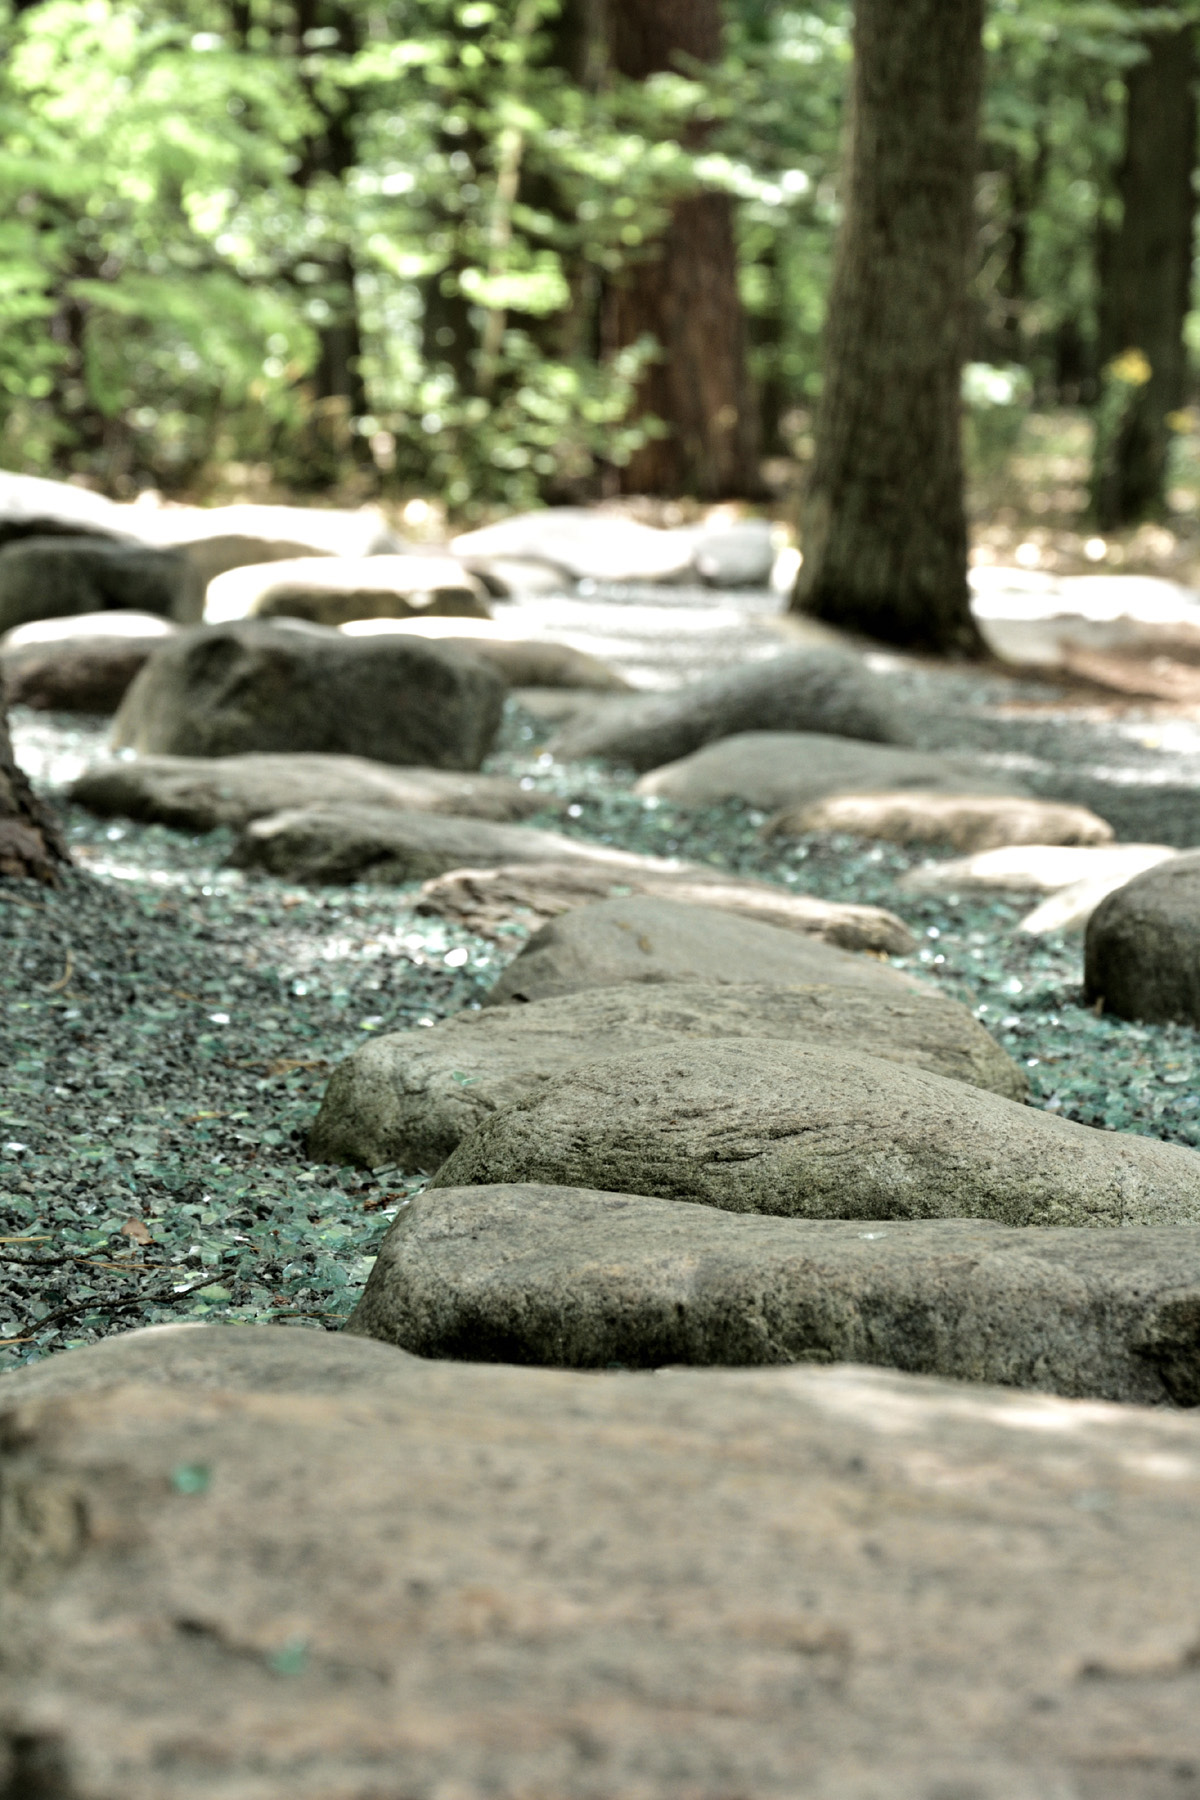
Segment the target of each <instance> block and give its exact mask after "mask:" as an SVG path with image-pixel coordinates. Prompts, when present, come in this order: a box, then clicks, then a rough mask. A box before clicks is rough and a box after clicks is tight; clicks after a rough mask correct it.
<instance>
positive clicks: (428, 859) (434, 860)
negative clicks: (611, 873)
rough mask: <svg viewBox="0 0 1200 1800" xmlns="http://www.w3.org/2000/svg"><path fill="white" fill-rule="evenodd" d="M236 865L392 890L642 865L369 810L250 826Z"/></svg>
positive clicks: (501, 830) (391, 810)
mask: <svg viewBox="0 0 1200 1800" xmlns="http://www.w3.org/2000/svg"><path fill="white" fill-rule="evenodd" d="M233 860H234V862H235V863H237V864H239V865H240V866H241V867H243V868H248V869H268V870H269V871H270V872H271V873H272V874H273V875H286V876H289V877H290V878H291V879H293V880H295V881H330V882H338V881H374V882H381V883H384V884H392V883H403V882H406V881H428V880H430V879H431V877H433V876H435V875H443V874H445V873H446V871H447V870H449V869H461V868H468V867H480V866H484V867H486V866H487V865H488V864H489V863H493V864H497V865H499V864H501V863H516V862H531V863H543V862H566V861H572V860H577V861H579V862H595V863H596V864H598V865H601V866H603V867H604V868H606V869H613V870H621V869H624V868H626V867H632V868H636V867H637V866H638V864H639V862H640V861H641V860H642V859H641V858H639V857H637V856H634V855H633V854H632V853H630V852H627V851H624V850H611V849H609V847H608V846H607V845H606V844H591V843H588V842H587V841H586V840H585V839H583V838H569V837H564V836H560V834H559V833H558V832H556V831H539V830H537V829H536V828H535V827H534V826H532V825H504V824H495V823H492V822H491V821H489V820H486V819H480V818H471V819H468V818H449V817H446V816H443V815H437V814H432V813H428V812H404V811H403V810H402V809H401V808H400V807H398V806H382V805H378V804H374V803H372V804H371V805H365V804H354V805H340V806H337V807H333V806H308V807H298V808H294V809H292V810H290V811H287V812H279V813H271V814H270V815H269V816H267V817H265V818H258V819H252V820H251V821H250V822H249V824H248V825H247V826H246V827H245V829H244V830H243V832H242V835H241V837H240V839H239V841H238V843H237V845H236V846H235V849H234V856H233ZM646 860H647V861H650V860H651V859H649V858H647V859H646Z"/></svg>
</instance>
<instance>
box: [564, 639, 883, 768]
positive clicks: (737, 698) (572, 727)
mask: <svg viewBox="0 0 1200 1800" xmlns="http://www.w3.org/2000/svg"><path fill="white" fill-rule="evenodd" d="M755 730H762V731H804V732H824V733H831V734H833V735H835V736H839V737H845V738H862V739H868V740H871V741H873V742H877V743H882V744H903V743H906V742H907V741H908V733H907V730H906V728H905V726H904V723H903V721H902V719H901V717H900V715H899V713H898V712H897V710H896V708H895V706H894V704H893V701H892V697H891V694H890V692H889V689H888V685H887V682H886V681H885V680H884V679H883V678H882V677H881V676H879V675H875V674H873V673H872V671H871V670H870V669H868V668H867V666H866V664H865V663H864V662H862V661H861V660H860V659H859V658H858V657H855V656H850V655H848V654H847V653H846V652H845V651H843V650H793V651H786V652H784V653H783V654H782V655H780V656H775V657H771V658H769V659H768V660H767V661H765V662H757V663H746V664H743V665H742V666H741V667H740V668H735V669H731V670H729V671H727V672H725V673H723V674H719V675H709V676H706V677H704V679H703V680H701V681H696V682H692V683H691V684H690V685H689V686H687V687H684V688H679V689H677V690H676V691H674V692H672V693H668V694H645V695H640V696H638V697H636V698H632V699H629V700H626V701H623V702H622V703H621V705H620V706H619V707H618V706H616V705H615V704H614V705H613V706H612V707H610V708H606V709H605V711H604V713H603V714H601V715H600V716H599V717H598V718H596V719H594V720H591V721H589V720H588V719H587V718H586V717H583V718H581V719H579V720H578V721H577V722H576V721H572V720H568V721H567V723H566V724H565V725H564V726H563V728H562V730H561V731H560V732H559V733H558V735H557V736H556V737H555V738H554V739H552V741H551V744H550V748H551V750H552V751H553V753H554V755H555V756H557V757H558V758H560V759H561V760H562V761H563V762H570V761H578V760H581V759H583V758H586V757H598V758H600V759H601V760H602V761H604V762H611V763H621V764H625V765H627V766H629V767H632V768H634V769H642V770H645V769H658V768H659V767H660V766H661V765H662V764H664V763H669V762H673V761H674V760H676V759H677V758H679V757H684V756H688V755H690V754H691V752H693V751H695V750H699V749H700V747H701V746H702V745H704V744H709V743H712V742H713V741H714V740H717V739H721V738H727V737H731V736H733V735H735V734H736V733H741V732H746V731H755ZM857 785H858V786H862V785H863V784H862V783H861V782H859V783H858V784H857Z"/></svg>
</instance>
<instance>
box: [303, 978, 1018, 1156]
mask: <svg viewBox="0 0 1200 1800" xmlns="http://www.w3.org/2000/svg"><path fill="white" fill-rule="evenodd" d="M697 1038H701V1039H709V1038H737V1039H739V1040H740V1039H743V1038H749V1039H754V1040H758V1039H777V1040H779V1041H781V1042H786V1043H801V1044H808V1045H810V1046H815V1047H817V1048H821V1047H825V1048H828V1049H831V1050H837V1051H839V1052H844V1053H850V1054H853V1053H855V1052H862V1053H864V1054H869V1055H872V1056H879V1057H883V1058H885V1059H886V1060H888V1061H894V1062H898V1063H903V1064H905V1065H906V1066H908V1067H912V1068H918V1069H932V1070H934V1071H935V1072H936V1073H937V1074H939V1075H946V1076H949V1077H950V1078H951V1079H953V1080H957V1081H965V1082H969V1083H971V1084H973V1085H975V1086H978V1087H983V1088H988V1089H991V1090H992V1091H993V1092H995V1093H998V1094H1005V1095H1007V1096H1008V1097H1009V1098H1010V1099H1013V1100H1023V1099H1024V1098H1025V1096H1026V1093H1027V1091H1028V1084H1027V1081H1026V1078H1025V1073H1024V1071H1023V1070H1022V1069H1021V1068H1019V1067H1018V1065H1017V1064H1016V1063H1015V1062H1013V1061H1012V1059H1011V1057H1009V1056H1007V1055H1005V1053H1004V1051H1003V1050H1002V1049H1001V1048H1000V1046H999V1044H997V1043H996V1042H995V1041H994V1040H993V1039H992V1038H990V1037H989V1036H988V1034H987V1032H986V1031H985V1030H984V1029H983V1026H982V1025H980V1024H979V1023H978V1021H977V1020H975V1019H973V1018H972V1017H971V1014H970V1013H969V1012H968V1011H967V1009H966V1007H965V1006H960V1005H959V1004H958V1002H957V1001H955V1000H948V999H946V998H944V997H943V996H942V995H941V994H939V993H937V992H935V991H934V990H932V989H919V990H918V989H913V990H910V991H908V992H905V991H904V990H903V989H896V990H889V991H888V992H886V993H884V992H880V991H876V990H872V989H868V988H863V987H856V986H852V985H846V986H836V985H834V984H833V983H826V984H825V985H822V986H812V987H761V986H752V985H747V986H744V987H742V986H728V987H719V986H715V985H704V984H701V983H692V982H683V981H680V982H674V981H672V982H665V983H663V984H662V985H661V986H658V987H651V986H645V985H636V984H633V983H629V984H626V985H624V986H621V987H609V988H589V989H586V990H585V991H583V992H582V993H577V994H563V995H559V996H558V997H557V998H555V999H551V1000H535V1001H533V1002H532V1003H531V1004H530V1005H528V1006H504V1007H489V1008H485V1009H484V1010H482V1011H480V1012H464V1013H458V1014H456V1015H455V1017H453V1018H450V1019H444V1020H442V1021H441V1022H440V1023H439V1024H437V1025H434V1026H432V1027H426V1028H421V1029H417V1030H414V1031H397V1032H387V1033H385V1034H381V1035H380V1036H378V1037H372V1038H371V1039H370V1040H369V1041H368V1042H367V1043H365V1044H363V1045H361V1046H360V1048H359V1049H357V1050H355V1051H354V1052H353V1054H352V1055H351V1056H349V1057H347V1058H346V1060H345V1062H342V1063H339V1065H338V1066H337V1068H336V1069H335V1070H334V1072H333V1074H332V1076H331V1077H330V1081H329V1085H328V1087H327V1088H326V1090H325V1094H324V1097H323V1099H322V1101H321V1108H320V1111H319V1112H318V1114H317V1118H316V1122H315V1124H314V1125H313V1128H312V1131H311V1133H310V1135H309V1144H308V1148H309V1154H310V1155H311V1156H312V1157H313V1158H314V1159H315V1160H316V1161H318V1162H330V1163H353V1164H358V1165H360V1166H365V1167H367V1168H378V1167H380V1166H383V1165H388V1164H392V1163H395V1164H397V1165H398V1166H399V1167H400V1168H402V1169H404V1170H406V1171H412V1170H417V1169H426V1170H433V1169H436V1168H438V1167H439V1165H440V1164H441V1163H442V1162H444V1161H445V1159H446V1157H447V1156H449V1155H450V1153H451V1151H452V1150H454V1149H455V1148H456V1146H457V1145H458V1144H459V1143H461V1142H462V1140H463V1138H464V1137H466V1136H467V1135H468V1133H469V1132H471V1131H473V1130H474V1129H475V1127H476V1126H477V1125H479V1124H481V1123H482V1122H483V1120H484V1119H486V1118H488V1117H489V1116H490V1115H491V1114H492V1113H494V1112H499V1111H502V1110H503V1109H504V1108H505V1107H507V1106H511V1105H513V1104H514V1103H515V1102H517V1101H524V1100H529V1099H532V1098H534V1097H536V1095H537V1094H538V1093H540V1091H541V1090H542V1088H543V1087H544V1086H545V1085H546V1083H547V1082H550V1081H553V1080H555V1079H557V1077H558V1076H559V1075H561V1074H562V1073H563V1071H564V1070H565V1069H568V1068H577V1067H579V1066H580V1065H581V1064H583V1063H587V1062H594V1061H595V1060H596V1058H597V1057H602V1058H604V1059H605V1060H607V1061H611V1060H612V1059H613V1058H617V1057H622V1056H627V1055H628V1056H633V1055H636V1054H638V1053H639V1052H641V1051H642V1050H646V1049H653V1048H654V1047H655V1046H656V1045H663V1044H665V1043H667V1042H674V1043H681V1044H683V1045H685V1046H686V1045H687V1044H688V1043H689V1042H691V1041H693V1040H695V1039H697Z"/></svg>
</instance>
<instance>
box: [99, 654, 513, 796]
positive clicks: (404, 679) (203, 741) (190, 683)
mask: <svg viewBox="0 0 1200 1800" xmlns="http://www.w3.org/2000/svg"><path fill="white" fill-rule="evenodd" d="M504 691H505V690H504V683H503V682H502V681H501V679H500V677H499V676H498V675H497V674H496V673H495V671H494V670H492V669H489V668H488V666H487V664H486V663H483V662H481V661H480V660H479V658H478V657H476V656H472V655H469V654H468V653H467V652H465V651H461V650H450V649H447V648H445V646H443V645H441V644H431V643H426V642H422V641H419V640H417V639H412V638H403V639H401V638H391V639H384V640H381V641H379V642H377V643H373V644H367V645H364V644H358V643H355V641H354V640H353V639H352V638H347V637H343V636H342V634H341V632H338V631H330V630H326V629H325V628H323V627H321V626H316V625H308V624H301V623H299V622H289V623H286V624H283V623H280V624H273V623H271V622H269V621H267V620H249V621H247V622H245V623H243V624H240V625H212V626H203V627H201V628H200V629H198V630H195V631H186V632H180V633H179V635H178V636H177V637H175V638H174V639H172V641H171V642H170V643H169V644H165V645H164V646H163V648H162V650H161V651H160V652H159V653H158V654H157V655H156V656H155V657H154V658H153V659H152V661H151V662H149V663H147V665H146V667H145V668H144V669H143V670H142V672H141V674H140V675H138V676H137V678H136V680H135V681H134V683H133V686H132V687H131V688H130V690H129V692H128V693H127V694H126V696H125V699H124V701H123V703H122V705H121V710H120V712H119V713H118V714H117V717H116V720H115V722H114V725H113V745H114V747H115V748H117V749H122V748H126V749H130V750H136V751H137V752H138V753H139V754H141V755H144V756H146V755H167V756H236V755H241V754H247V753H249V752H252V751H285V750H309V751H320V752H321V753H323V754H328V753H333V754H337V755H347V756H365V757H369V758H371V759H372V760H374V761H376V762H387V763H401V764H417V765H419V766H420V765H423V766H425V767H429V768H441V769H477V768H478V767H479V765H480V763H481V762H482V761H483V759H484V757H485V756H486V755H487V753H488V751H489V750H490V749H491V746H492V742H493V740H494V738H495V735H496V731H497V729H498V727H499V724H500V719H501V715H502V713H503V708H504Z"/></svg>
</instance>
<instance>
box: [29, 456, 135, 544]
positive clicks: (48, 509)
mask: <svg viewBox="0 0 1200 1800" xmlns="http://www.w3.org/2000/svg"><path fill="white" fill-rule="evenodd" d="M133 535H134V534H133V533H132V532H131V530H130V523H129V516H128V512H127V510H126V509H125V508H123V507H120V506H117V505H116V504H115V503H114V502H113V501H112V500H106V499H105V497H104V495H103V494H94V493H92V491H91V490H90V488H83V487H77V486H76V485H75V483H74V482H73V481H49V480H47V479H46V477H45V476H43V475H17V474H14V473H13V471H12V470H11V469H0V544H11V543H15V542H16V540H17V539H18V538H28V537H40V538H44V537H59V536H61V537H97V538H109V539H112V540H122V539H123V540H124V541H126V542H129V541H131V540H132V538H133Z"/></svg>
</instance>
